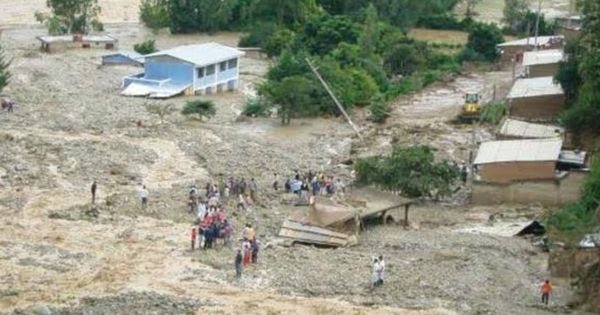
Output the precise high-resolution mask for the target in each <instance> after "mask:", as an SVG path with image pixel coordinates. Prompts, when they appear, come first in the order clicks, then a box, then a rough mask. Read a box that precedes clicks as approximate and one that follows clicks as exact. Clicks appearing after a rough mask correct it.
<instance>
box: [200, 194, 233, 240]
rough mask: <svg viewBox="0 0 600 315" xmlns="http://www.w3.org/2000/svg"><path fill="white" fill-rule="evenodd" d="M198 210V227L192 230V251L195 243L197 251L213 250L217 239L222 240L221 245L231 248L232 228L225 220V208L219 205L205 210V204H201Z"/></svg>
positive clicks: (228, 221)
mask: <svg viewBox="0 0 600 315" xmlns="http://www.w3.org/2000/svg"><path fill="white" fill-rule="evenodd" d="M198 209H199V210H198V220H197V222H198V225H197V226H195V227H194V228H192V249H194V248H195V244H196V241H197V242H198V248H199V249H200V248H204V249H208V248H213V247H214V246H215V245H216V242H217V240H218V239H223V244H224V245H225V246H228V247H231V236H232V235H233V230H234V228H233V224H232V223H231V222H230V220H228V219H227V213H226V212H225V208H224V207H222V206H221V205H220V204H217V205H216V206H209V207H208V208H207V207H206V205H205V202H202V203H201V204H200V206H199V207H198Z"/></svg>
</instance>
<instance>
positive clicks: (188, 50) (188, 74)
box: [121, 43, 244, 98]
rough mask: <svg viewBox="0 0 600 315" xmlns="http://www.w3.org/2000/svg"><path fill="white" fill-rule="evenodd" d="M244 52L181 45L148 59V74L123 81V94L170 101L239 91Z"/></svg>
mask: <svg viewBox="0 0 600 315" xmlns="http://www.w3.org/2000/svg"><path fill="white" fill-rule="evenodd" d="M243 55H244V52H242V51H239V50H237V49H235V48H232V47H228V46H224V45H221V44H217V43H207V44H199V45H187V46H179V47H175V48H172V49H168V50H163V51H159V52H156V53H152V54H149V55H145V56H144V59H145V60H144V61H145V62H144V72H143V73H140V74H137V75H132V76H128V77H125V78H123V88H124V90H123V91H122V92H121V95H125V96H148V97H152V98H167V97H172V96H175V95H179V94H185V95H194V94H211V93H216V92H221V91H225V90H234V89H237V87H238V85H239V73H240V72H239V58H240V57H241V56H243Z"/></svg>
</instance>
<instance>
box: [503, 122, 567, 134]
mask: <svg viewBox="0 0 600 315" xmlns="http://www.w3.org/2000/svg"><path fill="white" fill-rule="evenodd" d="M563 132H564V129H563V128H561V127H559V126H554V125H542V124H534V123H529V122H525V121H521V120H515V119H506V120H505V121H504V123H503V124H502V127H500V130H499V131H498V134H500V135H503V136H507V137H519V138H524V139H533V138H554V137H559V136H560V135H561V134H562V133H563Z"/></svg>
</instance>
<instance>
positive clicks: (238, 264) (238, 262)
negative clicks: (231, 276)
mask: <svg viewBox="0 0 600 315" xmlns="http://www.w3.org/2000/svg"><path fill="white" fill-rule="evenodd" d="M243 259H244V256H242V250H241V249H238V250H237V254H236V255H235V277H236V278H241V277H242V268H243V267H242V261H243Z"/></svg>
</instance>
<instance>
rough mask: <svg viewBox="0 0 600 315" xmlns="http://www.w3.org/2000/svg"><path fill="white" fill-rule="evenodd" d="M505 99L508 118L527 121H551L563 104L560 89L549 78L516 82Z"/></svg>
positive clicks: (563, 99)
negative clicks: (507, 106) (507, 105)
mask: <svg viewBox="0 0 600 315" xmlns="http://www.w3.org/2000/svg"><path fill="white" fill-rule="evenodd" d="M507 99H508V102H509V116H510V117H512V118H522V119H523V120H527V121H548V120H552V119H554V118H556V117H557V116H558V114H559V112H560V111H561V110H562V108H563V106H564V103H565V95H564V91H563V89H562V87H561V86H560V84H557V83H555V82H554V79H553V77H550V76H549V77H539V78H525V79H518V80H516V81H515V83H514V84H513V86H512V88H511V89H510V92H509V93H508V96H507Z"/></svg>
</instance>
